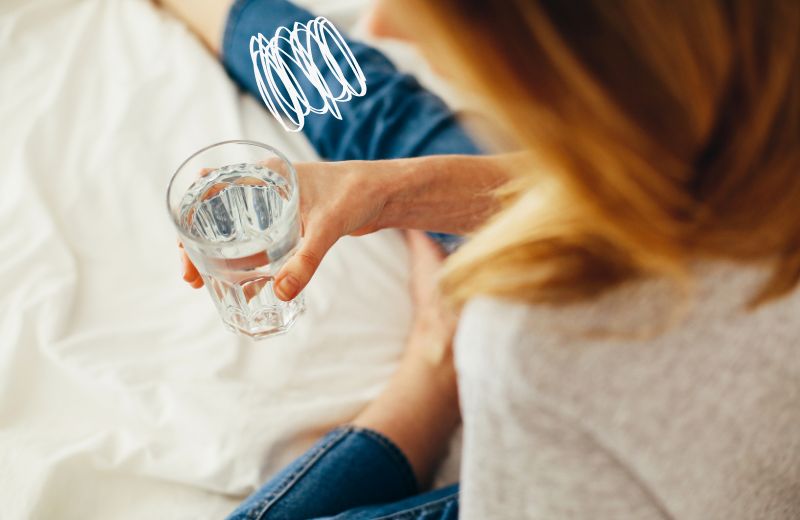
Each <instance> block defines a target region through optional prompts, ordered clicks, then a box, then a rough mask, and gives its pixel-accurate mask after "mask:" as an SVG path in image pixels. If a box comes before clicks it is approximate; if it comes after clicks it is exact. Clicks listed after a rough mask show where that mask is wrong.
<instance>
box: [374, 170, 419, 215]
mask: <svg viewBox="0 0 800 520" xmlns="http://www.w3.org/2000/svg"><path fill="white" fill-rule="evenodd" d="M425 162H427V158H424V157H422V158H415V159H399V160H391V161H381V162H379V163H377V164H378V167H379V168H380V170H379V172H377V173H378V175H376V178H379V181H378V182H379V185H380V187H379V191H380V195H379V196H380V197H381V200H382V201H383V211H381V214H380V216H379V218H378V224H379V228H381V229H383V228H403V227H409V226H408V215H409V212H410V211H412V210H413V209H414V208H413V203H414V200H413V199H414V198H415V197H414V193H415V192H417V190H419V185H420V183H421V182H422V179H421V178H420V175H419V173H420V169H421V168H424V163H425Z"/></svg>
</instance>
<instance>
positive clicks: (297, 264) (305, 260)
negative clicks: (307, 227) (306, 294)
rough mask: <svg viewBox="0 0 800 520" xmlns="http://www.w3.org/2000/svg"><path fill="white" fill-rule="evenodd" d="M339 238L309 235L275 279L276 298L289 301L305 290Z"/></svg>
mask: <svg viewBox="0 0 800 520" xmlns="http://www.w3.org/2000/svg"><path fill="white" fill-rule="evenodd" d="M338 238H339V237H338V236H336V235H334V234H327V233H326V234H313V233H309V234H308V235H307V236H306V237H305V238H304V239H303V244H302V245H301V246H300V249H299V250H298V251H297V252H296V253H295V254H294V255H292V257H291V258H290V259H289V261H288V262H286V265H284V266H283V268H282V269H281V270H280V272H279V273H278V275H277V276H276V277H275V287H274V291H275V296H277V297H278V298H279V299H281V300H283V301H289V300H291V299H292V298H294V297H296V296H297V295H298V294H299V293H300V291H302V290H303V289H305V287H306V285H308V282H309V281H310V280H311V277H312V276H314V273H315V272H316V271H317V268H318V267H319V264H320V262H321V261H322V257H324V256H325V254H326V253H327V252H328V250H329V249H330V248H331V246H332V245H333V244H334V243H335V242H336V240H337V239H338Z"/></svg>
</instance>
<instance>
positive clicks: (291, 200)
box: [166, 139, 299, 246]
mask: <svg viewBox="0 0 800 520" xmlns="http://www.w3.org/2000/svg"><path fill="white" fill-rule="evenodd" d="M228 144H244V145H249V146H254V147H257V148H263V149H265V150H268V151H270V152H272V153H274V154H275V155H276V156H277V157H278V158H279V159H280V160H281V161H283V162H284V163H285V164H286V166H287V167H288V170H289V176H290V177H291V181H292V182H293V183H294V188H293V189H292V195H291V197H289V201H288V209H295V207H296V206H297V201H298V194H299V189H298V188H299V186H298V181H297V170H296V169H295V167H294V164H292V162H291V161H290V160H289V158H288V157H286V156H285V155H284V154H283V152H281V151H279V150H277V149H276V148H274V147H272V146H270V145H268V144H264V143H260V142H258V141H253V140H250V139H229V140H227V141H219V142H216V143H212V144H209V145H207V146H204V147H203V148H200V149H199V150H197V151H196V152H194V153H193V154H191V155H190V156H189V157H187V158H186V159H184V161H183V162H181V164H180V165H179V166H178V167H177V168H176V169H175V172H174V173H173V174H172V175H171V176H170V178H169V184H168V185H167V196H166V203H167V212H168V213H169V216H170V219H171V220H172V223H173V224H174V226H175V229H176V230H177V231H178V234H179V235H180V237H181V238H182V239H185V240H188V241H191V242H195V243H198V244H202V245H210V246H213V245H218V244H219V242H215V241H213V240H207V239H205V238H198V237H194V236H191V235H187V234H186V233H185V232H184V231H183V227H182V226H181V224H180V221H179V220H180V216H179V215H177V210H176V211H173V208H172V204H171V203H170V196H171V195H172V187H173V183H174V182H175V179H176V178H177V177H178V175H179V174H180V173H181V171H182V170H183V168H184V166H186V165H187V164H188V163H189V161H191V160H192V159H194V158H196V157H197V156H199V155H200V154H202V153H203V152H206V151H208V150H210V149H212V148H217V147H220V146H224V145H228ZM293 214H294V211H288V212H283V214H282V215H281V216H280V218H278V219H277V220H276V221H275V222H273V224H272V225H271V226H270V227H272V226H274V225H276V224H281V223H284V222H286V220H288V218H289V217H290V216H293Z"/></svg>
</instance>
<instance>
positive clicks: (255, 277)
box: [167, 141, 303, 338]
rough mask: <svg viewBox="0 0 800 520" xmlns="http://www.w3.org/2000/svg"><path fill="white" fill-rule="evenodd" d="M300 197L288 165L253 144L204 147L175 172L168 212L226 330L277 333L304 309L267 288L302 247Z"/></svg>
mask: <svg viewBox="0 0 800 520" xmlns="http://www.w3.org/2000/svg"><path fill="white" fill-rule="evenodd" d="M299 199H300V194H299V190H298V184H297V173H296V172H295V169H294V167H293V166H292V164H291V163H290V162H289V161H288V159H286V157H284V156H283V154H281V153H280V152H278V151H277V150H275V149H274V148H272V147H270V146H267V145H265V144H260V143H256V142H253V141H226V142H222V143H218V144H214V145H211V146H208V147H206V148H203V149H202V150H200V151H198V152H196V153H195V154H193V155H192V156H191V157H189V158H188V159H187V160H186V161H184V162H183V164H181V166H180V167H179V168H178V170H177V171H176V172H175V174H174V175H173V177H172V180H171V181H170V184H169V188H168V190H167V205H168V209H169V212H170V215H171V216H172V220H173V222H174V224H175V227H176V228H177V230H178V234H179V236H180V239H181V241H182V242H183V246H184V248H185V250H186V253H187V254H188V255H189V258H190V259H191V261H192V263H194V265H195V266H196V267H197V269H198V271H199V273H200V275H201V276H202V278H203V281H204V282H205V285H206V287H208V291H209V293H210V294H211V298H212V299H213V300H214V303H215V304H216V306H217V310H218V311H219V314H220V316H221V317H222V321H223V323H225V325H226V326H227V327H228V328H230V329H231V330H233V331H235V332H238V333H240V334H244V335H247V336H250V337H254V338H261V337H266V336H270V335H273V334H279V333H281V332H285V331H286V330H288V329H289V327H291V325H292V324H293V323H294V321H295V319H296V318H297V316H298V315H299V314H300V313H301V312H302V310H303V299H302V294H301V295H299V296H297V297H296V298H295V299H294V300H291V301H289V302H284V301H281V300H279V299H278V298H277V297H276V296H275V294H274V293H273V290H272V285H273V280H274V276H275V274H276V273H277V272H278V271H279V270H280V268H281V267H282V266H283V264H284V263H285V262H286V260H287V259H288V258H289V257H291V255H292V254H293V253H294V251H295V250H296V249H297V247H298V244H299V242H300V217H299Z"/></svg>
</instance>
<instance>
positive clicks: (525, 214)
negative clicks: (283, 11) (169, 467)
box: [187, 0, 800, 519]
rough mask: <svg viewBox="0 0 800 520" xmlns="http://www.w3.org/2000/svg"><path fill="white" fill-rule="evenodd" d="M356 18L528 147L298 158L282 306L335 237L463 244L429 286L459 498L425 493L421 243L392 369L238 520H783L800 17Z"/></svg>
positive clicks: (502, 14) (796, 469) (520, 5)
mask: <svg viewBox="0 0 800 520" xmlns="http://www.w3.org/2000/svg"><path fill="white" fill-rule="evenodd" d="M275 3H276V2H269V1H264V2H261V3H259V2H247V1H245V2H237V3H236V4H235V5H234V7H233V10H232V11H231V13H233V14H237V13H239V12H240V11H239V10H237V9H241V8H242V6H245V7H244V9H251V8H249V7H246V6H249V5H266V4H275ZM278 3H279V2H278ZM255 9H256V8H252V10H253V14H254V13H255ZM233 14H232V15H231V16H230V17H228V25H227V28H228V29H227V30H228V35H229V37H231V38H233V39H234V40H235V36H230V35H231V34H233V33H231V31H234V33H235V28H236V25H237V23H236V17H235V16H233ZM190 23H191V20H190ZM195 25H196V26H198V27H200V25H198V24H197V23H195ZM375 26H376V27H378V28H382V29H383V30H384V32H385V31H387V30H388V31H389V32H391V33H392V34H394V35H396V36H401V37H405V38H407V39H409V38H413V40H414V41H416V43H418V44H419V47H420V49H421V50H422V51H423V52H424V53H425V54H426V55H427V56H428V57H429V58H430V59H431V61H433V62H434V63H435V64H436V66H437V68H438V69H439V70H441V71H442V72H443V73H444V74H446V75H447V76H448V77H449V79H450V80H451V81H452V82H453V83H454V84H456V85H458V86H460V87H461V88H462V90H463V91H464V92H465V93H468V94H470V95H471V96H472V97H473V98H474V100H475V102H476V103H477V104H478V105H479V106H481V107H483V108H484V113H485V114H487V116H490V117H491V118H492V119H493V120H494V121H495V122H496V123H497V124H498V125H500V126H501V127H502V128H503V129H504V130H505V131H506V132H507V133H508V135H510V136H513V138H514V143H513V144H514V145H515V146H516V147H517V148H520V149H522V150H524V152H523V153H522V154H520V155H516V156H495V157H467V156H444V157H442V156H438V157H424V158H419V159H405V160H403V159H400V160H394V161H382V162H343V163H330V164H315V165H304V166H303V167H302V178H303V179H302V182H303V187H302V190H305V191H304V197H305V198H306V200H305V201H304V205H305V209H304V224H305V229H306V241H305V244H304V246H303V250H302V251H301V253H300V254H299V255H297V256H296V257H295V258H294V259H293V260H292V261H290V262H289V263H288V264H287V265H286V266H285V268H284V269H283V271H282V272H281V273H280V274H279V276H278V279H277V289H276V292H277V293H278V294H279V296H280V297H282V298H285V299H288V298H291V297H293V296H294V295H295V294H296V293H297V292H298V291H299V290H300V289H301V288H302V287H303V286H304V285H305V284H306V283H307V282H308V280H309V279H310V277H311V275H312V274H313V271H314V270H315V268H316V266H317V265H318V263H319V261H320V260H321V258H322V256H323V255H324V253H325V251H326V250H327V248H328V247H330V245H331V244H332V243H333V242H334V241H335V240H336V239H337V238H338V237H339V236H342V235H344V234H348V233H350V234H358V233H365V232H369V231H372V230H375V229H379V228H382V227H405V228H417V229H429V230H436V231H445V232H466V231H472V230H473V229H477V231H476V232H475V233H474V234H473V235H472V236H471V238H470V239H469V240H468V241H467V242H466V244H464V245H463V246H462V247H461V248H460V249H459V250H458V251H457V252H456V253H455V254H454V255H452V256H451V257H450V258H448V259H447V261H446V263H445V265H444V269H443V274H442V276H443V278H442V283H441V287H442V290H443V294H444V296H445V297H446V298H447V299H448V300H449V301H450V302H451V303H453V304H454V305H456V306H457V307H459V308H461V315H460V322H459V330H458V333H457V334H456V338H455V343H454V350H455V359H456V368H457V380H458V393H459V397H460V406H461V414H462V416H463V424H464V448H463V454H462V469H461V491H460V495H456V494H455V489H454V488H449V489H444V490H438V491H434V492H431V493H427V494H426V493H422V494H417V493H418V491H419V489H420V488H421V487H422V486H424V484H425V482H426V481H427V479H428V478H429V477H430V474H431V471H432V469H433V467H434V465H435V462H436V459H437V457H438V456H439V454H440V452H441V447H442V445H443V443H444V440H443V439H446V438H447V436H448V435H449V432H450V430H451V429H452V428H453V426H454V425H455V423H456V422H457V417H456V416H455V414H454V413H453V411H452V407H453V403H454V401H455V399H456V394H455V391H454V390H453V389H452V381H453V375H452V372H451V370H450V368H449V367H448V366H447V363H446V360H447V355H446V354H443V352H446V350H443V348H444V347H445V346H446V345H447V343H448V332H449V329H448V324H447V320H446V319H444V318H443V317H441V316H440V314H441V313H440V312H439V310H438V309H439V307H438V304H437V303H436V302H435V300H436V298H435V296H431V295H430V294H427V293H425V291H424V290H423V291H421V290H420V289H419V288H420V287H421V286H422V287H424V286H426V284H425V283H424V282H420V281H419V280H420V279H424V278H425V274H424V273H430V271H432V270H433V268H432V267H431V266H432V265H435V263H436V260H435V258H436V253H435V252H434V251H433V250H432V249H431V247H430V245H429V244H428V243H427V242H425V241H424V239H422V238H421V237H419V236H417V235H412V238H411V239H410V241H411V242H410V244H411V249H412V252H413V253H414V255H415V256H414V257H415V261H414V265H415V267H416V268H417V272H418V273H420V272H421V273H423V274H422V275H418V276H417V277H416V278H415V294H416V295H417V296H416V297H417V300H418V301H420V305H421V311H420V312H419V313H418V314H419V315H420V319H419V320H418V324H417V325H415V330H414V331H413V332H412V334H411V337H410V340H409V341H410V345H409V351H408V355H407V356H406V358H405V359H404V361H403V363H401V367H400V369H399V371H398V374H397V375H396V376H395V378H394V379H393V380H392V382H391V383H390V384H389V387H388V389H387V391H386V392H385V393H384V394H382V395H381V396H380V397H379V398H378V399H377V400H376V401H375V402H374V403H372V404H371V405H370V406H369V407H368V408H367V409H366V410H365V411H364V412H363V413H362V414H361V415H360V416H359V417H358V418H356V419H355V420H354V421H353V423H352V424H351V425H348V426H345V427H342V428H340V429H337V430H334V431H333V432H331V433H330V434H329V435H328V436H326V437H325V438H324V439H323V440H321V441H320V442H319V443H318V444H317V446H315V447H314V448H312V450H310V451H309V452H308V453H307V454H305V455H304V456H303V457H301V458H300V459H298V461H296V462H295V463H293V464H292V465H291V466H290V467H289V468H287V469H286V470H285V471H284V472H283V473H282V474H280V475H278V476H277V477H275V478H274V479H273V480H271V481H270V482H268V483H267V484H266V485H265V486H264V488H262V490H259V491H258V492H257V493H256V494H254V495H253V497H251V498H250V499H248V501H247V502H246V503H245V504H243V506H242V508H240V509H239V510H238V511H237V512H236V513H235V515H238V516H236V517H241V518H244V517H248V518H316V517H333V516H336V517H337V518H452V517H454V516H455V515H456V514H457V513H456V509H460V515H461V516H463V517H464V518H514V519H516V518H548V519H550V518H592V519H596V518H600V519H605V518H608V519H620V518H631V519H634V518H635V519H642V518H698V519H700V518H702V519H706V518H726V519H729V518H781V519H782V518H786V519H789V518H798V517H800V353H798V348H800V319H799V318H798V316H800V292H799V291H798V290H797V289H796V286H797V283H798V279H800V175H798V169H799V168H800V70H798V65H797V63H798V59H799V58H800V7H799V6H798V4H797V2H795V1H793V0H766V1H765V0H760V1H759V0H733V1H723V0H708V1H703V2H696V1H690V0H669V1H666V0H663V1H658V0H652V1H648V2H643V1H628V2H625V1H608V0H595V1H590V0H586V1H583V2H572V1H564V0H558V1H555V0H554V1H545V0H540V1H537V0H507V1H502V2H501V1H491V0H438V1H436V2H429V1H425V0H404V1H402V2H400V1H394V2H391V1H388V0H387V1H385V2H382V3H381V4H380V5H379V7H378V8H377V11H376V22H375ZM232 27H233V29H232ZM200 30H201V31H202V27H200ZM205 34H206V40H207V41H209V42H210V43H211V45H212V46H213V45H214V41H215V40H214V38H213V36H209V35H210V34H212V33H211V32H209V31H206V33H205ZM226 41H227V40H226ZM225 56H226V53H225V50H224V49H223V59H225V60H226V64H227V65H228V67H229V69H234V70H235V67H231V64H230V62H229V61H228V59H226V58H225ZM233 75H234V77H236V74H235V72H233ZM240 81H242V83H243V85H245V87H246V81H245V80H240ZM367 97H369V95H368V96H367ZM355 115H356V116H357V115H358V114H355ZM400 119H401V120H402V119H403V118H400ZM372 122H374V121H372ZM401 126H403V125H402V124H401ZM445 126H446V127H448V128H451V129H452V128H453V127H452V126H451V125H450V124H449V123H448V124H446V125H445ZM452 132H453V133H458V132H457V131H456V130H452ZM433 135H434V137H435V135H436V133H435V132H434V134H433ZM385 137H387V138H390V137H391V134H389V135H388V136H385ZM433 141H436V139H435V138H434V139H433ZM445 141H446V140H443V142H445ZM312 142H314V138H313V135H312ZM442 152H445V153H454V152H458V150H452V149H448V148H447V147H443V148H440V149H439V151H438V152H437V153H442ZM347 158H348V159H355V158H357V157H347ZM366 158H373V157H372V156H369V155H368V156H367V157H366ZM507 179H510V180H508V181H507ZM506 181H507V182H506ZM501 184H502V185H503V186H502V189H501V190H499V191H498V192H496V196H495V197H490V196H488V195H486V194H487V192H488V189H489V188H494V187H497V186H499V185H501ZM323 192H324V193H325V195H326V197H325V198H324V199H323V198H322V197H321V196H320V195H319V194H320V193H323ZM345 208H346V210H345ZM489 215H491V218H490V219H489V220H488V222H484V221H485V220H486V217H487V216H489ZM194 276H195V273H194V272H193V271H192V270H191V268H190V269H189V270H188V272H187V278H189V279H190V280H192V281H194ZM196 284H197V283H196ZM431 309H436V312H433V311H432V310H431ZM419 331H421V332H419ZM420 344H424V345H425V347H424V348H419V345H420ZM434 354H436V355H434ZM354 508H355V509H354ZM247 515H250V516H247ZM337 515H338V516H337Z"/></svg>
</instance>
